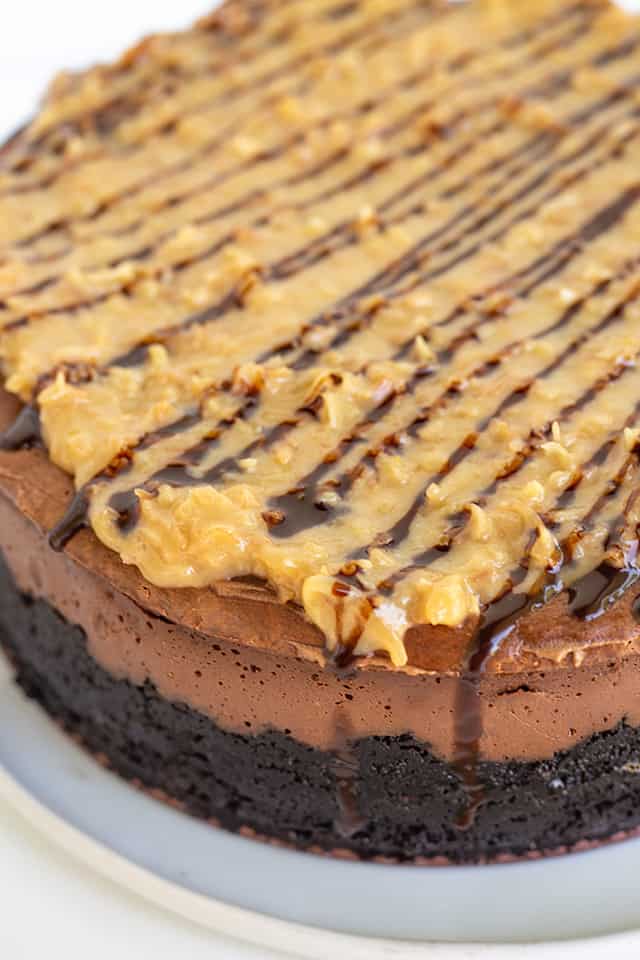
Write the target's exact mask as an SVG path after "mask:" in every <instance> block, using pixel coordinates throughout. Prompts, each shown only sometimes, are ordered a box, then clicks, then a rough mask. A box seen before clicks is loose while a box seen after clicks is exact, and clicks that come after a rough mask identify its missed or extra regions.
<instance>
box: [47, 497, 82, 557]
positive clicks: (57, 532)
mask: <svg viewBox="0 0 640 960" xmlns="http://www.w3.org/2000/svg"><path fill="white" fill-rule="evenodd" d="M88 523H89V496H88V491H87V489H86V488H84V487H82V488H81V489H80V490H78V492H77V493H76V495H75V497H74V498H73V500H72V501H71V503H70V504H69V507H68V509H67V511H66V513H65V515H64V517H63V518H62V520H60V522H59V523H57V524H56V525H55V527H54V528H53V530H52V531H51V532H50V533H49V546H50V547H51V548H52V549H53V550H56V551H58V552H59V551H60V550H62V549H63V548H64V547H65V546H66V544H67V543H68V542H69V540H71V538H72V537H74V536H75V535H76V533H78V532H79V531H80V530H82V529H83V527H86V526H88Z"/></svg>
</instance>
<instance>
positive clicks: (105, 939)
mask: <svg viewBox="0 0 640 960" xmlns="http://www.w3.org/2000/svg"><path fill="white" fill-rule="evenodd" d="M309 2H310V3H312V2H313V0H309ZM512 2H520V0H512ZM531 2H535V0H531ZM635 2H636V0H624V3H625V5H627V6H631V5H633V3H635ZM211 6H213V0H210V2H207V0H128V2H127V0H4V2H3V3H2V6H1V7H0V10H1V12H2V19H1V29H0V134H2V135H4V134H7V133H9V132H10V131H12V130H13V129H14V128H15V127H17V126H18V125H19V124H20V123H21V122H22V121H23V120H24V119H25V118H26V117H27V116H28V115H29V114H30V113H31V112H32V110H33V109H34V106H35V104H36V102H37V99H38V97H39V96H40V94H41V92H42V91H43V89H44V87H45V85H46V83H47V81H48V79H49V78H50V77H51V75H52V73H53V72H55V70H57V69H61V68H64V67H74V66H78V67H80V66H84V65H86V64H88V63H90V62H93V61H95V60H97V59H108V58H110V57H112V56H115V55H116V54H118V53H119V52H120V51H121V50H122V49H123V48H124V47H125V46H127V45H128V44H130V43H132V42H133V41H134V40H136V39H137V38H138V37H139V36H140V35H142V34H143V33H145V32H148V31H150V30H153V29H163V28H169V29H171V28H176V27H179V26H181V25H184V24H186V23H187V22H188V21H189V20H190V19H193V18H195V17H197V16H199V15H201V14H204V13H206V12H208V10H209V9H210V8H211ZM0 140H1V136H0ZM0 903H1V908H0V960H22V958H26V960H34V958H40V957H47V958H53V960H56V958H57V957H59V956H60V957H62V956H64V957H66V958H68V960H80V958H82V960H87V958H89V960H103V958H104V960H107V958H108V960H114V958H118V960H128V958H130V957H131V958H133V957H135V958H136V960H146V958H147V957H153V958H154V960H164V958H169V957H172V958H173V957H178V958H180V960H182V958H184V960H200V958H205V957H206V958H208V960H209V958H216V960H218V958H219V960H275V954H273V953H271V952H266V951H262V950H256V949H254V948H250V947H246V946H243V945H240V944H237V945H236V944H233V943H231V942H230V941H229V940H225V939H223V938H219V937H215V936H213V935H212V934H210V933H207V932H205V931H201V930H199V929H197V928H195V927H193V926H190V925H189V924H187V923H186V922H181V921H180V920H178V919H176V918H174V917H172V916H169V915H167V914H165V913H162V912H161V911H159V910H156V909H155V908H153V907H150V906H148V905H147V904H145V903H143V902H142V901H138V900H137V899H136V898H135V897H132V896H130V895H129V894H126V893H124V892H122V891H120V890H118V889H117V888H116V887H115V886H113V885H112V884H110V883H108V882H107V881H103V880H100V879H98V878H97V877H96V876H95V875H94V874H92V873H90V872H89V870H88V869H86V868H84V867H82V866H80V865H78V864H76V863H74V862H72V861H71V860H70V859H68V858H67V857H66V856H65V855H63V854H61V853H60V852H58V851H57V849H56V847H55V846H54V845H53V844H52V843H51V842H49V841H47V840H46V839H44V838H42V837H40V836H39V835H36V834H35V832H34V831H33V830H32V829H31V828H30V827H28V826H27V825H26V823H24V822H23V821H22V819H21V818H20V817H19V816H17V815H16V814H15V813H14V812H13V811H10V810H9V809H7V808H5V807H4V806H2V805H0ZM336 960H341V958H336ZM345 960H348V958H345ZM616 960H622V955H621V953H618V956H617V957H616Z"/></svg>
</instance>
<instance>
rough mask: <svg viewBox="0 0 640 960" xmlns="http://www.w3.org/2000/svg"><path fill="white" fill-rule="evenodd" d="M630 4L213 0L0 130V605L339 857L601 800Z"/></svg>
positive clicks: (160, 766) (628, 401)
mask: <svg viewBox="0 0 640 960" xmlns="http://www.w3.org/2000/svg"><path fill="white" fill-rule="evenodd" d="M639 91H640V21H638V19H636V18H633V17H631V16H629V15H626V14H623V13H622V12H621V11H619V10H618V9H617V7H615V6H613V5H612V4H610V3H608V2H606V0H536V2H534V3H518V2H512V3H502V2H491V0H469V2H467V3H446V2H444V0H356V2H346V3H345V2H342V0H244V2H242V0H230V2H228V3H227V4H225V5H224V6H222V7H221V8H220V9H219V10H218V11H216V12H214V13H213V14H212V15H211V16H209V17H207V18H205V19H204V20H202V21H200V22H199V23H198V24H196V25H195V26H194V27H193V28H192V29H190V30H187V31H185V32H182V33H174V34H167V35H157V36H151V37H149V38H147V39H145V40H144V41H142V42H141V43H140V44H138V45H137V46H135V47H133V48H132V49H131V50H129V51H128V52H127V53H125V54H124V55H123V56H122V57H121V58H120V59H119V60H118V61H117V62H115V63H113V64H110V65H107V66H99V67H96V68H92V69H90V70H88V71H86V72H84V73H74V74H63V75H62V76H59V77H58V78H57V79H56V80H55V81H54V82H53V84H52V86H51V88H50V91H49V93H48V95H47V97H46V100H45V101H44V103H43V105H42V108H41V109H40V111H39V113H38V114H37V116H36V117H35V118H34V119H33V120H32V122H30V123H29V124H28V125H27V126H25V127H24V128H23V129H21V130H20V131H18V132H17V133H16V134H15V135H14V136H13V137H12V138H11V139H10V140H9V141H8V143H7V144H6V145H5V146H4V148H3V149H2V153H1V154H0V301H1V302H0V363H1V369H2V377H3V384H4V388H3V391H2V392H1V393H0V428H1V429H2V430H3V431H4V432H3V434H2V441H1V443H0V446H1V448H2V449H1V452H0V640H1V642H2V646H3V647H4V648H5V650H6V652H7V653H8V655H9V657H10V659H11V660H12V662H13V664H14V666H15V672H16V678H17V682H18V683H19V684H20V685H21V686H22V687H23V688H24V690H25V691H26V692H27V694H29V696H31V697H33V698H35V700H37V701H38V702H39V703H40V704H41V705H42V706H43V707H44V709H45V710H46V711H48V713H49V714H50V715H51V716H52V717H53V718H54V719H55V720H56V721H57V722H58V723H60V724H61V725H62V726H63V727H64V728H65V729H66V730H67V731H68V732H69V733H70V734H72V735H73V736H74V737H76V738H77V739H79V740H80V741H81V742H82V743H83V744H84V745H85V746H86V747H87V748H88V749H89V750H90V751H92V752H93V753H94V754H96V755H97V756H98V757H99V758H100V759H101V760H102V761H103V762H106V763H107V764H108V765H109V766H110V767H111V768H112V769H113V770H114V771H116V772H118V773H120V774H121V775H122V776H124V777H126V778H127V779H129V780H130V781H132V782H134V783H135V784H137V785H138V786H140V787H142V788H144V789H146V790H148V791H149V792H151V793H153V794H154V795H156V796H158V797H160V798H163V799H165V800H168V801H170V802H171V803H173V804H174V805H177V806H179V807H180V808H181V809H183V810H184V811H186V812H188V813H191V814H194V815H196V816H198V817H202V818H205V819H207V820H210V821H211V822H212V823H215V824H217V825H221V826H223V827H226V828H228V829H231V830H235V831H238V832H240V833H243V834H246V835H251V836H258V837H261V838H267V839H270V840H272V841H277V842H282V843H286V844H289V845H292V846H295V847H297V848H300V849H305V850H312V851H327V852H331V853H334V854H337V855H341V856H353V857H362V858H375V859H379V860H383V861H393V862H397V861H405V862H406V861H411V862H416V863H445V862H453V863H461V862H486V861H497V860H505V859H513V858H520V857H533V856H540V855H542V854H545V853H552V852H561V851H567V850H573V849H581V848H584V847H587V846H590V845H593V844H597V843H600V842H603V841H605V840H611V839H614V838H619V837H623V836H628V835H630V834H632V833H634V832H636V831H638V829H639V828H640V563H639V562H638V558H637V549H638V524H639V522H640V366H639V365H638V358H639V356H640V93H639Z"/></svg>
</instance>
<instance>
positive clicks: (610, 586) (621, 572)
mask: <svg viewBox="0 0 640 960" xmlns="http://www.w3.org/2000/svg"><path fill="white" fill-rule="evenodd" d="M638 580H640V569H638V567H637V566H636V565H635V560H634V561H633V562H629V561H628V562H627V563H626V564H625V566H624V567H622V568H618V567H614V566H612V565H611V564H610V563H608V562H606V561H605V562H603V563H601V564H600V565H599V566H598V567H596V569H595V570H591V571H590V572H589V573H587V574H586V575H585V576H584V577H581V578H580V579H579V580H577V581H576V582H575V583H574V584H572V585H571V587H570V588H569V609H570V610H571V612H572V613H573V614H574V616H576V617H578V618H579V619H580V620H585V621H586V622H587V623H588V622H590V621H591V620H598V619H599V618H600V617H602V616H603V615H604V614H605V613H607V612H608V611H609V610H610V609H611V607H612V606H613V605H614V604H615V603H617V602H618V601H619V600H621V599H622V597H624V595H625V594H626V593H627V592H628V591H629V590H630V589H631V588H632V587H633V586H635V584H636V583H637V582H638Z"/></svg>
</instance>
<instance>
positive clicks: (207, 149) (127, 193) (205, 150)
mask: <svg viewBox="0 0 640 960" xmlns="http://www.w3.org/2000/svg"><path fill="white" fill-rule="evenodd" d="M579 8H580V5H576V7H575V8H569V9H568V10H567V14H569V13H571V12H577V11H578V10H579ZM442 12H443V10H442V9H441V10H440V11H438V14H439V15H441V14H442ZM580 13H581V14H582V15H583V17H584V14H585V10H584V9H582V10H580ZM588 14H589V11H587V17H586V18H585V19H583V20H581V22H580V23H579V25H578V27H577V29H576V28H575V27H574V28H573V32H572V33H570V34H569V36H568V37H565V38H564V40H563V42H564V43H568V42H570V41H571V40H572V39H573V38H574V36H575V37H577V36H579V35H580V33H582V32H585V31H586V30H587V29H588V27H589V25H590V21H591V17H590V16H589V15H588ZM382 19H384V18H382ZM558 19H559V18H558V17H557V16H555V17H553V18H550V19H549V21H548V22H545V21H543V22H542V23H540V25H539V27H540V29H541V30H542V29H544V28H545V27H546V26H547V25H548V26H553V25H554V24H555V23H556V22H557V21H558ZM356 38H357V34H356ZM527 39H529V37H528V35H527V34H526V33H523V34H522V35H521V37H519V38H518V37H516V38H513V42H514V43H517V42H520V41H521V42H525V41H526V40H527ZM348 42H349V38H347V39H346V40H345V41H344V43H342V44H340V45H339V47H340V49H342V47H344V46H346V45H347V44H348ZM508 45H509V44H508V43H507V44H506V46H508ZM335 46H336V45H335V44H334V47H335ZM553 48H554V45H551V46H550V49H553ZM547 52H548V50H546V49H545V50H544V51H543V52H542V55H544V54H546V53H547ZM451 66H454V64H452V65H451ZM226 139H228V135H227V136H224V137H218V138H216V140H215V141H214V142H213V143H212V144H210V145H205V147H204V148H202V150H201V152H202V153H203V155H205V156H206V155H207V153H208V152H210V150H211V149H212V148H214V147H216V146H218V145H219V144H220V143H222V142H224V141H225V140H226ZM179 169H181V168H180V167H177V169H176V171H175V172H177V170H179ZM171 172H174V171H173V170H172V168H169V169H168V170H167V171H166V173H168V174H170V173H171ZM164 175H165V173H164V172H163V173H162V174H158V175H156V176H154V178H153V182H155V180H156V179H158V178H159V177H161V176H164ZM148 182H149V181H148V180H144V181H143V182H141V183H140V184H139V185H135V184H134V185H133V186H132V187H129V188H127V189H126V191H125V192H124V193H123V194H121V195H118V196H116V197H115V198H111V199H110V200H109V202H108V203H106V204H105V206H104V209H108V208H110V207H111V206H112V205H113V202H114V200H117V199H118V198H119V197H120V196H122V197H130V196H132V195H133V193H137V192H138V191H139V189H143V188H144V187H145V186H146V185H147V184H148ZM101 212H104V211H103V210H102V209H100V208H99V209H98V211H97V213H93V214H90V215H88V219H95V217H96V216H97V215H99V214H100V213H101ZM60 226H62V224H60V223H55V224H53V225H52V226H51V228H49V227H48V228H45V229H44V231H42V232H41V233H40V234H35V235H33V236H31V237H28V238H26V239H25V240H24V241H23V242H24V243H31V242H34V241H35V240H37V239H39V236H42V235H46V234H47V233H48V232H50V229H58V228H59V227H60Z"/></svg>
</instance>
